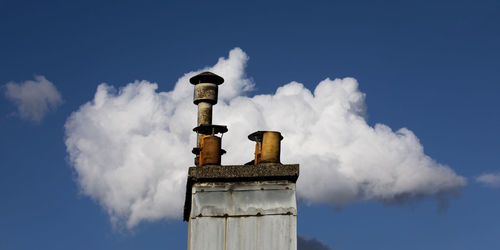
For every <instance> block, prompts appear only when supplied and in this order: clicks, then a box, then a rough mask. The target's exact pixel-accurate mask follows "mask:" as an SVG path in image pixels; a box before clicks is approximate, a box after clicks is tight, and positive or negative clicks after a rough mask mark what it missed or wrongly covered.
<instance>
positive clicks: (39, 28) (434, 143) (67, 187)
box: [0, 1, 500, 250]
mask: <svg viewBox="0 0 500 250" xmlns="http://www.w3.org/2000/svg"><path fill="white" fill-rule="evenodd" d="M0 34H1V39H0V84H1V85H3V84H6V83H8V82H10V81H15V82H22V81H25V80H31V79H33V77H34V75H44V76H45V77H46V78H47V79H48V80H50V81H51V82H53V83H54V84H55V85H56V86H57V89H58V90H59V91H60V93H61V94H62V98H63V100H64V103H63V104H62V105H61V106H60V107H59V108H58V109H57V110H55V111H53V112H50V113H49V114H48V115H47V117H45V119H44V120H43V121H42V122H41V123H40V124H37V123H33V122H29V121H24V120H21V119H19V118H18V117H16V115H13V113H14V112H15V110H16V108H15V106H14V104H12V103H11V102H9V101H8V100H7V99H6V98H3V96H2V98H0V128H1V129H0V170H1V173H2V174H0V197H1V202H0V249H7V250H10V249H16V250H17V249H185V248H186V238H187V235H186V234H187V225H186V223H184V222H181V221H175V220H170V221H161V222H152V223H142V224H141V225H140V226H139V227H137V228H135V229H134V230H133V233H131V232H128V231H126V230H125V231H120V230H113V228H112V226H111V224H110V222H109V218H108V216H107V214H106V212H105V211H103V210H102V209H101V208H100V207H99V205H98V204H96V203H95V202H94V201H92V200H91V199H90V198H88V197H86V196H83V195H82V194H80V192H79V190H78V187H77V184H76V183H75V181H74V179H75V173H74V172H73V170H72V168H71V166H70V165H69V163H68V160H67V154H66V149H65V146H64V129H63V126H64V123H65V121H66V119H67V117H68V116H69V115H70V114H71V112H73V111H75V110H77V108H78V107H79V106H80V105H82V104H83V103H85V102H87V101H89V100H90V99H91V98H92V97H93V95H94V93H95V90H96V87H97V85H98V84H99V83H102V82H106V83H109V84H111V85H115V86H122V85H124V84H126V83H129V82H132V81H134V80H136V79H145V80H149V81H152V82H157V83H158V84H159V90H160V91H168V90H170V89H171V88H172V87H173V84H174V83H175V82H176V81H177V79H178V78H179V77H181V76H182V75H183V74H184V73H187V72H189V71H192V70H197V69H200V68H203V67H205V66H209V65H213V64H214V63H215V62H216V60H217V59H218V58H219V57H222V56H227V53H228V51H229V50H231V49H232V48H234V47H240V48H241V49H243V50H244V51H245V52H246V53H247V54H248V55H249V57H250V61H249V64H248V68H247V71H246V72H247V74H248V76H249V77H251V78H252V79H253V80H254V81H255V83H256V88H257V90H256V91H254V92H252V93H251V94H252V95H253V94H260V93H273V92H274V91H275V90H276V88H277V87H278V86H281V85H283V84H285V83H288V82H290V81H298V82H301V83H303V84H304V85H306V86H307V87H309V88H314V86H315V85H316V84H317V83H318V82H319V81H321V80H323V79H325V78H326V77H330V78H336V77H354V78H356V79H357V80H358V81H359V83H360V89H361V91H363V92H364V93H366V94H367V105H368V115H369V118H368V121H369V123H370V124H375V123H379V122H380V123H384V124H387V125H388V126H390V127H391V128H393V129H398V128H401V127H407V128H409V129H411V130H412V131H413V132H414V133H415V134H416V135H417V136H418V138H419V139H420V141H421V143H422V144H423V145H424V147H425V152H426V154H427V155H429V156H431V157H432V158H433V159H436V160H437V161H439V162H440V163H443V164H446V165H449V166H450V167H451V168H452V169H453V170H454V171H455V172H456V173H457V174H459V175H461V176H464V177H467V179H468V185H467V186H466V187H465V188H464V189H463V191H462V193H461V194H460V195H458V196H457V197H455V198H453V199H451V200H450V202H449V204H448V205H449V206H448V207H447V208H446V209H444V210H443V211H441V212H439V211H438V208H437V207H438V205H437V202H436V201H435V200H433V199H423V200H421V201H419V202H414V203H411V204H404V205H388V204H381V203H379V202H375V201H367V202H362V203H358V204H353V205H349V206H347V207H345V208H344V209H342V210H339V211H337V210H334V209H332V208H331V207H329V206H327V205H324V206H320V205H314V206H307V205H305V204H300V206H299V217H298V222H299V225H298V226H299V228H298V231H299V234H301V235H305V236H307V237H314V238H317V239H319V240H320V241H322V242H324V243H325V244H327V245H329V246H330V247H332V248H333V249H345V250H347V249H366V248H367V247H370V248H371V249H384V250H387V249H429V250H430V249H454V250H458V249H499V248H500V242H499V240H498V237H499V236H500V217H499V216H498V211H500V200H499V195H500V193H499V191H500V189H492V188H487V187H484V186H482V185H481V184H479V183H477V182H476V181H475V178H476V177H477V176H479V175H481V174H483V173H491V172H499V171H500V133H499V132H498V128H500V113H499V111H498V109H499V108H500V98H498V96H499V95H500V74H499V70H500V1H412V2H401V1H365V2H363V1H310V2H266V1H263V2H258V1H247V2H238V3H237V2H234V1H227V2H224V1H216V2H208V1H204V2H194V1H184V2H183V3H167V2H165V1H164V2H161V1H158V2H152V1H141V2H139V1H138V2H132V1H116V2H106V3H104V2H102V1H85V2H81V3H75V2H69V1H59V2H57V1H53V2H47V1H33V2H29V1H0ZM2 95H3V94H2ZM187 150H189V149H187Z"/></svg>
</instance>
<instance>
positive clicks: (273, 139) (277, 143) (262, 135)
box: [248, 131, 283, 165]
mask: <svg viewBox="0 0 500 250" xmlns="http://www.w3.org/2000/svg"><path fill="white" fill-rule="evenodd" d="M248 139H250V140H252V141H255V143H256V144H255V160H254V164H255V165H257V164H260V163H280V151H281V140H283V136H281V133H280V132H276V131H257V132H254V133H252V134H250V135H249V136H248Z"/></svg>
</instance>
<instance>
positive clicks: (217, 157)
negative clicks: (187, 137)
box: [199, 135, 221, 166]
mask: <svg viewBox="0 0 500 250" xmlns="http://www.w3.org/2000/svg"><path fill="white" fill-rule="evenodd" d="M220 161H221V138H220V137H218V136H214V135H204V136H202V137H201V145H200V161H199V165H200V166H206V165H220Z"/></svg>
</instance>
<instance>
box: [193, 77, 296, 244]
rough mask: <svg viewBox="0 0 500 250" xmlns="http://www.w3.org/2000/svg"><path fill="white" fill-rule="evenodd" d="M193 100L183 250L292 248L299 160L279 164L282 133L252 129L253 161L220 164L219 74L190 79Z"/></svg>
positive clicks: (222, 131)
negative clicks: (194, 113)
mask: <svg viewBox="0 0 500 250" xmlns="http://www.w3.org/2000/svg"><path fill="white" fill-rule="evenodd" d="M190 82H191V83H192V84H193V85H194V98H193V102H194V104H196V105H198V121H197V127H195V128H194V129H193V130H194V131H195V132H196V133H197V142H196V147H195V148H193V153H194V154H195V155H196V157H195V165H196V166H195V167H190V168H189V171H188V178H187V184H186V199H185V203H184V220H185V221H188V223H189V229H188V250H222V249H224V250H227V249H238V250H250V249H252V250H253V249H259V250H285V249H286V250H296V249H297V204H296V203H297V202H296V192H295V183H296V181H297V178H298V177H299V165H298V164H281V163H280V143H281V140H283V136H282V135H281V134H280V133H279V132H276V131H257V132H255V133H252V134H250V135H249V136H248V139H250V140H252V141H255V142H256V147H255V157H254V160H252V161H251V162H249V163H247V164H245V165H225V166H223V165H221V155H222V154H224V153H225V151H224V150H223V149H221V145H222V136H221V137H219V136H217V134H223V133H225V132H227V127H226V126H224V125H213V124H212V106H213V105H215V104H217V96H218V85H220V84H222V83H223V82H224V79H223V78H222V77H220V76H218V75H216V74H214V73H211V72H203V73H201V74H199V75H196V76H194V77H192V78H191V79H190Z"/></svg>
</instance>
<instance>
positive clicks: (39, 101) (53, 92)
mask: <svg viewBox="0 0 500 250" xmlns="http://www.w3.org/2000/svg"><path fill="white" fill-rule="evenodd" d="M5 89H6V91H5V96H6V97H7V99H9V100H11V101H12V102H13V103H14V104H15V105H16V106H17V111H18V113H19V116H20V117H21V118H22V119H25V120H31V121H35V122H40V121H42V119H43V117H44V116H45V115H46V114H47V112H48V111H49V110H51V109H55V108H57V107H58V106H59V105H61V103H62V98H61V94H60V93H59V91H57V89H56V87H55V86H54V84H53V83H52V82H50V81H48V80H47V79H45V77H44V76H35V80H34V81H31V80H29V81H25V82H22V83H15V82H9V83H7V84H6V85H5Z"/></svg>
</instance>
